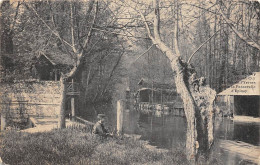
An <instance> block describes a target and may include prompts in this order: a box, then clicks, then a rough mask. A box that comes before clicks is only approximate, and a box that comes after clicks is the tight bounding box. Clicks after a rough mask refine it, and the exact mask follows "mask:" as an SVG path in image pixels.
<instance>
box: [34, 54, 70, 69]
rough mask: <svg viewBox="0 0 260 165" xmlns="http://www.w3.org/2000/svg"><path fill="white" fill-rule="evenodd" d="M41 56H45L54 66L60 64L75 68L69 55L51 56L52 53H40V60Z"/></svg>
mask: <svg viewBox="0 0 260 165" xmlns="http://www.w3.org/2000/svg"><path fill="white" fill-rule="evenodd" d="M41 56H44V57H45V58H46V59H47V60H49V61H50V63H52V65H59V64H60V65H69V66H73V59H72V58H71V57H70V56H69V55H67V54H61V53H55V54H51V53H43V52H40V53H39V56H38V58H40V57H41Z"/></svg>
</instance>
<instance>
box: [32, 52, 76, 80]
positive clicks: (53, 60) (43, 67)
mask: <svg viewBox="0 0 260 165" xmlns="http://www.w3.org/2000/svg"><path fill="white" fill-rule="evenodd" d="M33 60H34V63H33V65H32V67H31V72H32V75H33V77H34V78H38V79H40V80H45V81H46V80H54V81H58V80H59V79H60V76H61V72H67V71H69V70H70V69H72V67H73V60H72V58H71V57H70V56H69V55H67V54H57V53H56V54H50V53H48V54H47V53H43V52H40V53H39V55H38V56H36V57H35V58H34V59H33Z"/></svg>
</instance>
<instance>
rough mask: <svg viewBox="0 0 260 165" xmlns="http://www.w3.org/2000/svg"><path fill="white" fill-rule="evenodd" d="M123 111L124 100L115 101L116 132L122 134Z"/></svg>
mask: <svg viewBox="0 0 260 165" xmlns="http://www.w3.org/2000/svg"><path fill="white" fill-rule="evenodd" d="M123 112H124V101H123V100H118V101H117V134H118V135H122V133H123Z"/></svg>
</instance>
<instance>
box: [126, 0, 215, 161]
mask: <svg viewBox="0 0 260 165" xmlns="http://www.w3.org/2000/svg"><path fill="white" fill-rule="evenodd" d="M124 3H125V4H126V2H124ZM140 4H141V3H139V4H138V5H140ZM175 5H176V10H177V11H176V10H175V13H178V2H177V1H176V2H175ZM130 6H133V5H129V4H128V7H130ZM136 7H137V5H136V6H134V7H132V9H133V10H135V11H136V12H137V13H138V14H139V15H140V16H141V18H142V20H143V22H144V25H145V28H146V31H147V34H148V36H149V38H150V40H151V41H152V44H154V45H156V47H157V48H158V49H160V50H161V51H162V52H164V53H165V55H166V56H167V57H168V59H169V60H170V61H171V67H172V70H173V71H174V72H175V84H176V87H177V91H178V93H180V96H181V98H182V100H183V103H184V111H185V115H186V119H187V137H186V153H187V157H188V159H190V160H196V159H197V158H198V155H199V154H198V153H200V154H205V153H207V151H209V149H210V147H211V145H212V143H213V101H214V98H215V94H216V92H215V91H214V90H212V89H210V88H208V87H203V86H201V88H200V90H201V93H203V94H202V95H204V96H203V97H204V98H203V99H201V98H199V97H198V93H197V92H195V91H194V89H193V88H192V84H191V78H192V75H194V73H195V70H194V68H193V67H192V66H191V65H190V64H188V63H186V62H184V61H183V60H182V58H181V54H180V50H179V47H178V37H177V36H178V33H177V32H178V16H176V18H177V19H175V28H174V29H175V53H174V52H173V50H172V49H171V48H170V47H169V46H167V44H166V43H165V42H164V41H163V40H162V38H161V34H160V23H161V21H160V10H161V7H160V2H159V0H154V1H153V11H154V12H153V17H152V18H153V23H150V22H149V21H148V20H147V19H146V17H145V16H144V14H143V13H142V11H141V10H140V9H138V8H136ZM150 24H152V25H153V26H152V28H153V31H152V30H151V27H150V26H149V25H150ZM202 103H203V104H205V105H202Z"/></svg>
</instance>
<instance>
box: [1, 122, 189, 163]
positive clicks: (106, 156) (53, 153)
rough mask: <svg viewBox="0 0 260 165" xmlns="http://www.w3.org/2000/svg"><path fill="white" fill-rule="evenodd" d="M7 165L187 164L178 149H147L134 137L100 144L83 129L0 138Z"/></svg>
mask: <svg viewBox="0 0 260 165" xmlns="http://www.w3.org/2000/svg"><path fill="white" fill-rule="evenodd" d="M2 139H3V140H2V144H1V146H2V149H1V153H0V156H1V158H2V160H3V162H5V163H6V164H111V165H112V164H113V165H114V164H188V161H187V160H186V156H185V154H184V153H183V152H182V151H181V149H176V150H174V151H163V150H159V149H158V150H157V149H154V148H152V149H149V148H147V147H146V144H147V143H146V142H145V141H141V140H139V139H138V138H134V137H124V138H110V139H106V140H101V139H99V138H96V137H95V136H93V135H92V134H91V133H90V131H89V130H88V129H87V128H86V127H85V128H83V127H78V126H74V127H73V126H72V127H70V128H66V129H62V130H61V129H53V130H51V131H44V132H37V133H28V132H17V131H8V132H6V133H5V134H4V135H2Z"/></svg>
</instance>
